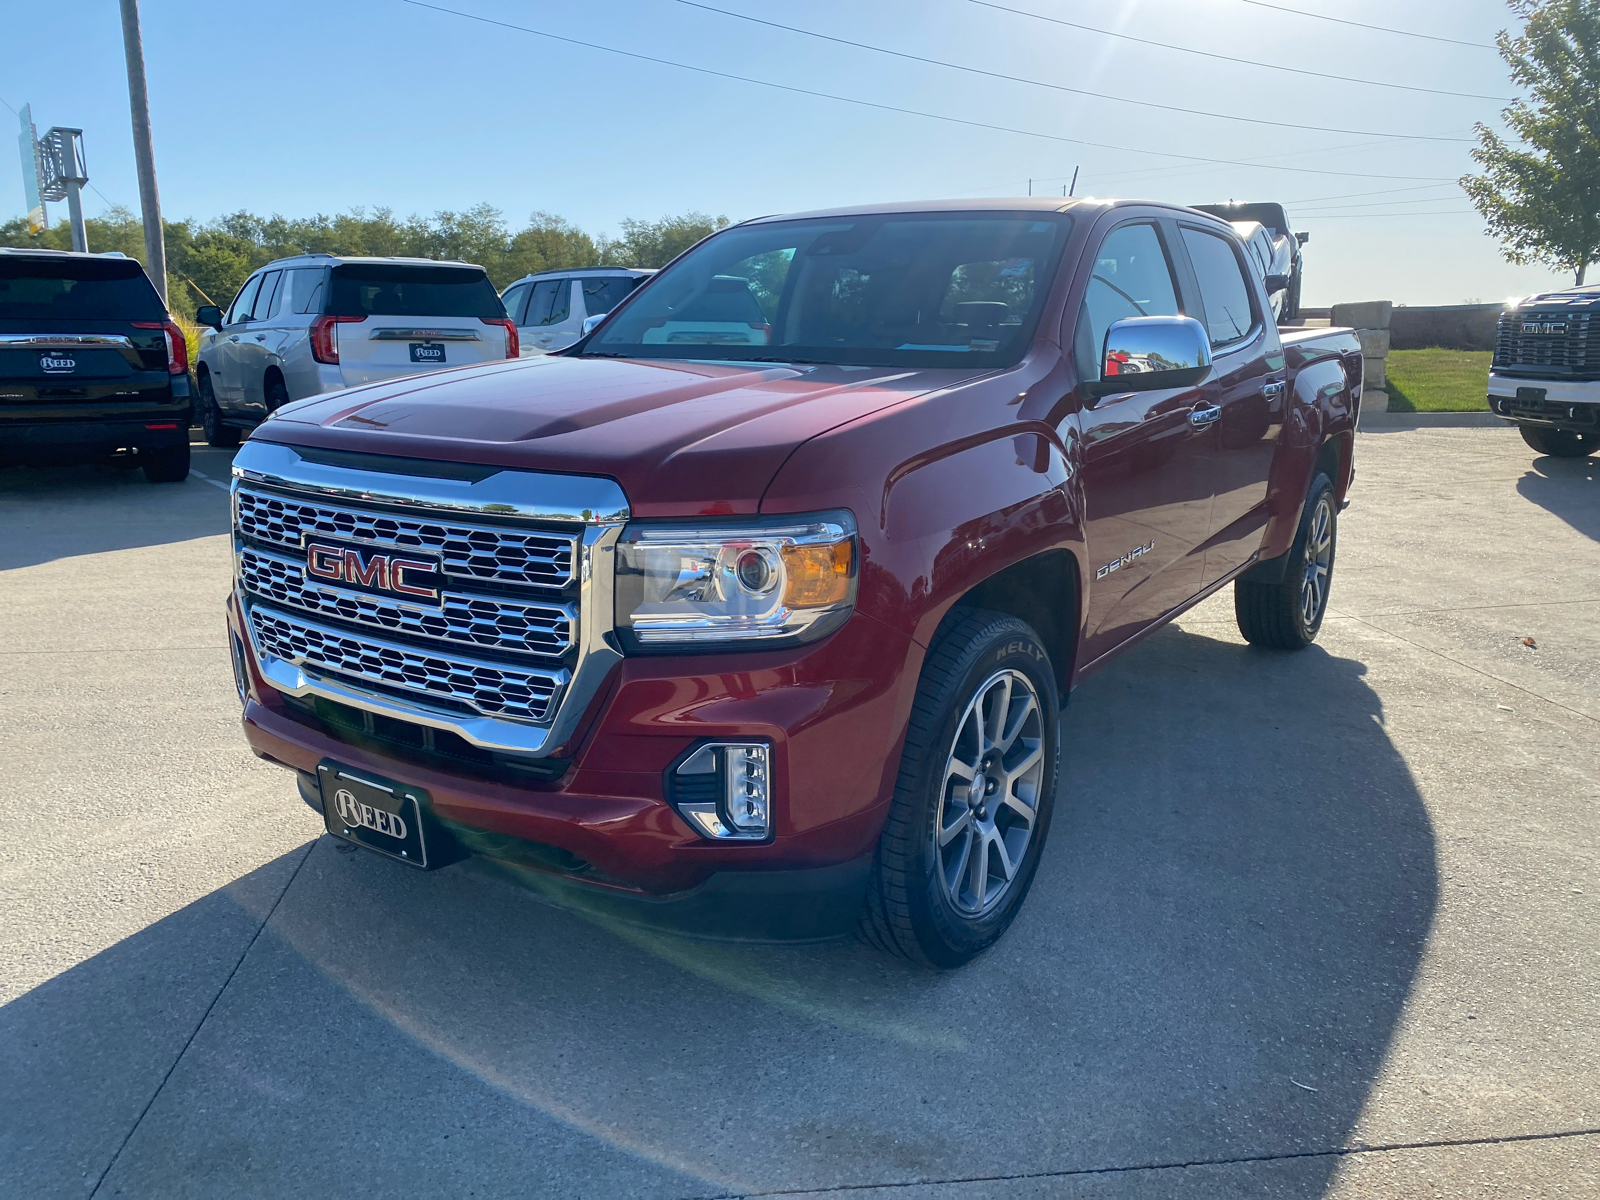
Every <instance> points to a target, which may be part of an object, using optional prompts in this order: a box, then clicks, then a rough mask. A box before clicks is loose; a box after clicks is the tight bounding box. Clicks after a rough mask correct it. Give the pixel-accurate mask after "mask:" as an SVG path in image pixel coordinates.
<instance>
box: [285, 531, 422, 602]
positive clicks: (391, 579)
mask: <svg viewBox="0 0 1600 1200" xmlns="http://www.w3.org/2000/svg"><path fill="white" fill-rule="evenodd" d="M438 570H439V566H438V564H437V563H431V562H428V561H427V560H426V559H416V558H393V557H391V556H389V555H387V554H367V555H363V554H362V553H361V551H359V550H353V549H351V548H349V547H347V546H326V545H322V544H320V543H318V542H308V543H307V544H306V574H307V575H308V576H310V577H311V578H314V579H325V580H327V581H328V582H330V583H349V584H354V585H355V586H356V587H362V588H375V589H377V590H378V591H384V592H393V593H394V594H395V595H399V596H414V597H416V598H417V599H419V600H432V601H435V602H437V601H438V599H439V589H438V588H437V587H435V586H434V585H433V584H432V583H422V582H419V581H418V579H417V577H418V576H428V577H432V576H434V575H435V574H436V573H437V571H438Z"/></svg>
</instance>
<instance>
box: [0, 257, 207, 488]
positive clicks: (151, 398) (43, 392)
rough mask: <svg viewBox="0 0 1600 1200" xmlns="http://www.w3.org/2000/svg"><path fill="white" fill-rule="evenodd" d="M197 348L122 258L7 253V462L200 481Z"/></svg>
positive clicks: (3, 449)
mask: <svg viewBox="0 0 1600 1200" xmlns="http://www.w3.org/2000/svg"><path fill="white" fill-rule="evenodd" d="M192 405H193V398H192V395H191V392H190V387H189V350H188V347H187V346H186V345H185V343H184V340H183V332H182V331H181V330H180V329H179V328H178V327H177V326H176V325H174V324H173V323H172V318H171V317H169V316H168V315H167V310H166V307H165V306H164V305H163V304H162V303H161V297H160V296H158V295H157V294H156V289H155V288H154V287H152V286H151V284H150V280H149V279H148V278H147V277H146V276H145V273H144V268H143V267H141V266H140V265H139V264H138V263H137V262H136V261H134V260H133V259H131V258H124V257H123V256H121V255H119V254H68V253H65V252H63V251H60V250H7V249H0V465H7V466H10V465H15V464H19V463H35V464H45V463H72V462H92V461H96V460H101V459H113V460H116V461H119V462H122V463H126V464H128V465H130V466H133V465H137V466H141V467H143V468H144V473H145V476H146V478H148V479H149V480H150V481H151V482H152V483H178V482H180V481H182V480H183V479H185V478H187V477H188V474H189V420H190V416H191V408H192Z"/></svg>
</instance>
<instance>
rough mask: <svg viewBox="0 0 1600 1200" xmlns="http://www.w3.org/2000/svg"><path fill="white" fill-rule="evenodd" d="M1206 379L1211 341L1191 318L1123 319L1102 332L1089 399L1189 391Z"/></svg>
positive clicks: (1086, 388) (1088, 386)
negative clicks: (1101, 348) (1167, 390)
mask: <svg viewBox="0 0 1600 1200" xmlns="http://www.w3.org/2000/svg"><path fill="white" fill-rule="evenodd" d="M1210 374H1211V339H1210V338H1209V337H1207V336H1206V331H1205V326H1203V325H1201V324H1200V322H1199V321H1196V320H1195V319H1194V318H1193V317H1129V318H1127V319H1126V320H1123V321H1115V322H1113V323H1112V326H1111V328H1110V329H1108V330H1106V344H1105V350H1104V352H1103V353H1102V354H1101V356H1100V378H1099V379H1096V380H1088V381H1086V382H1085V383H1084V385H1083V388H1084V391H1085V392H1086V393H1087V394H1088V395H1089V396H1091V397H1099V396H1109V395H1112V394H1114V393H1116V392H1153V391H1157V390H1159V389H1161V388H1180V387H1193V386H1194V385H1195V384H1197V383H1201V382H1203V381H1204V380H1205V378H1206V376H1208V375H1210Z"/></svg>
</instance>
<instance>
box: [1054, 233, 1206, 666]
mask: <svg viewBox="0 0 1600 1200" xmlns="http://www.w3.org/2000/svg"><path fill="white" fill-rule="evenodd" d="M1181 314H1182V308H1181V305H1180V304H1179V302H1178V293H1177V289H1176V287H1175V286H1174V283H1173V274H1172V267H1171V262H1170V256H1169V254H1168V251H1167V247H1166V245H1165V243H1164V241H1163V238H1162V234H1161V232H1160V230H1159V229H1158V227H1157V226H1156V225H1155V224H1154V223H1153V222H1142V221H1141V222H1134V223H1131V224H1126V225H1122V226H1119V227H1117V228H1116V229H1114V230H1113V231H1112V232H1111V233H1110V235H1109V236H1107V238H1106V240H1105V241H1104V242H1103V243H1102V245H1101V247H1100V249H1099V250H1098V251H1097V252H1096V254H1095V260H1094V266H1093V270H1092V272H1091V274H1090V280H1089V286H1088V291H1087V293H1086V294H1085V296H1084V302H1083V304H1082V306H1081V308H1080V309H1079V314H1078V324H1077V331H1076V334H1075V336H1074V355H1075V357H1076V359H1077V361H1078V364H1079V373H1080V376H1081V377H1083V378H1087V379H1098V378H1099V377H1100V367H1099V364H1100V361H1101V357H1102V355H1103V354H1104V350H1105V337H1106V331H1107V330H1108V329H1109V328H1110V326H1111V324H1112V323H1113V322H1115V321H1119V320H1122V319H1123V318H1126V317H1139V316H1152V317H1154V316H1179V315H1181ZM1199 401H1200V391H1199V389H1198V388H1170V389H1163V390H1161V391H1153V392H1128V393H1124V394H1122V395H1111V396H1106V397H1103V398H1101V399H1100V400H1099V401H1098V402H1097V403H1096V404H1095V405H1094V407H1093V408H1087V409H1085V410H1084V411H1083V412H1082V414H1081V415H1080V421H1081V426H1082V435H1083V476H1084V478H1083V492H1084V496H1085V505H1086V511H1085V514H1084V518H1085V521H1084V536H1085V541H1086V543H1087V549H1088V554H1089V578H1088V580H1087V581H1086V583H1087V588H1086V590H1087V595H1088V604H1087V607H1088V612H1087V639H1088V640H1087V644H1086V647H1085V650H1086V653H1085V661H1086V662H1091V661H1093V660H1094V659H1096V658H1099V657H1100V656H1101V655H1103V654H1105V653H1107V652H1108V651H1110V650H1112V649H1114V648H1115V647H1117V646H1118V645H1120V644H1121V643H1123V642H1125V641H1127V640H1128V639H1129V638H1130V637H1133V636H1135V635H1136V634H1138V633H1139V632H1140V631H1142V630H1143V629H1145V628H1147V627H1148V626H1149V625H1150V624H1151V623H1152V622H1154V621H1156V620H1158V619H1159V618H1161V617H1162V616H1164V615H1165V614H1166V613H1168V612H1170V611H1171V610H1172V609H1174V608H1176V607H1178V606H1179V605H1180V604H1182V603H1184V602H1185V601H1186V600H1188V599H1190V598H1191V597H1193V596H1194V595H1195V593H1196V592H1197V591H1199V589H1200V578H1201V567H1202V563H1203V557H1204V555H1203V550H1202V547H1203V544H1204V542H1205V538H1206V529H1207V523H1208V520H1209V512H1210V506H1211V491H1212V488H1211V464H1210V462H1209V461H1208V455H1207V448H1208V446H1209V444H1210V438H1209V431H1208V430H1207V429H1206V428H1205V427H1204V426H1203V425H1202V424H1196V422H1195V421H1194V419H1193V415H1194V411H1195V409H1196V408H1197V407H1198V406H1199Z"/></svg>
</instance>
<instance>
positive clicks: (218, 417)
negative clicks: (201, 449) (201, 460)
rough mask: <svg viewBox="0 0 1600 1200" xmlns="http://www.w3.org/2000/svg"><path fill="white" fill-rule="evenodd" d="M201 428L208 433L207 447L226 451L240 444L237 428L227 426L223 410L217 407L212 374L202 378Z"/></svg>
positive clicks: (205, 374) (204, 375)
mask: <svg viewBox="0 0 1600 1200" xmlns="http://www.w3.org/2000/svg"><path fill="white" fill-rule="evenodd" d="M200 427H201V428H202V429H204V430H205V431H206V445H208V446H221V447H223V448H224V449H228V448H231V447H233V446H237V445H238V444H239V430H238V427H237V426H233V425H225V424H223V421H222V410H221V409H220V408H218V407H217V393H216V391H215V390H213V388H212V386H211V373H210V372H209V371H207V372H205V373H204V374H202V375H201V376H200Z"/></svg>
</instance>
